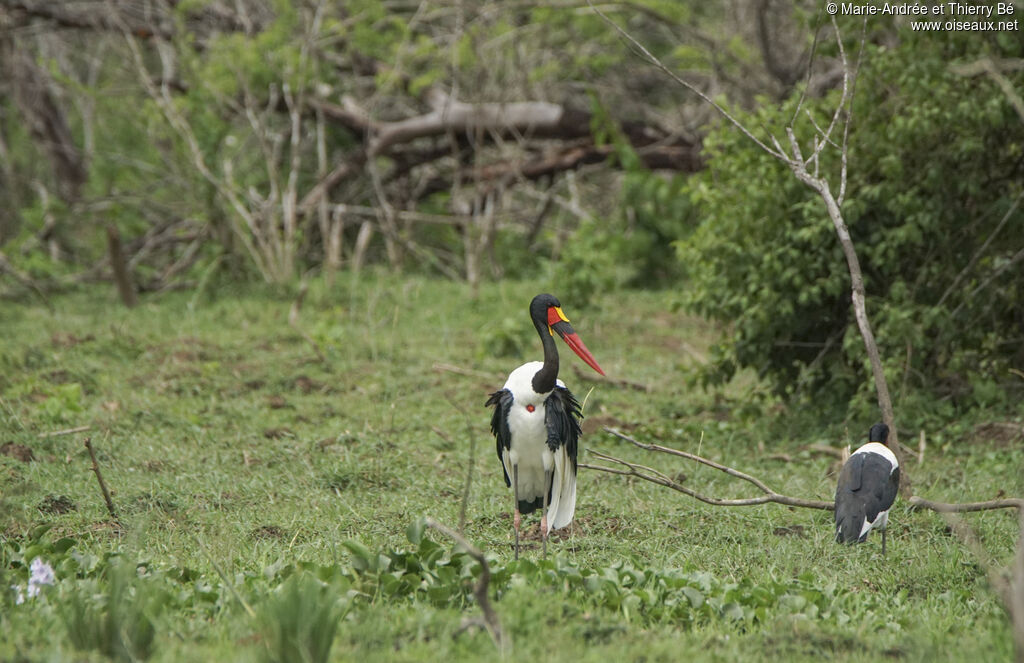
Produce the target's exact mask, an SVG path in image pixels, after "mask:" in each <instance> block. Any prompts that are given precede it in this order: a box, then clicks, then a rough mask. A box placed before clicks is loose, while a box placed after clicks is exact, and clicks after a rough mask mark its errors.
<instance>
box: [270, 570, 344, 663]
mask: <svg viewBox="0 0 1024 663" xmlns="http://www.w3.org/2000/svg"><path fill="white" fill-rule="evenodd" d="M348 609H349V603H348V601H347V599H345V597H343V596H341V595H339V594H338V592H337V589H336V588H335V587H333V586H332V585H330V584H327V583H325V582H323V581H321V580H319V579H318V578H316V577H315V576H314V575H313V574H311V573H307V572H305V571H299V572H297V573H293V574H292V575H291V576H290V577H288V579H287V580H285V581H284V582H283V583H281V585H280V586H279V587H278V588H277V589H276V590H275V591H274V592H273V593H272V594H271V595H270V596H269V597H267V599H266V600H264V601H263V603H262V604H261V605H260V611H259V616H258V620H257V623H258V624H259V631H260V634H261V635H262V638H263V644H264V645H265V647H266V650H265V652H264V654H265V656H266V660H268V661H270V662H271V663H289V662H290V661H301V662H303V663H325V662H326V661H327V660H328V659H329V657H330V653H331V645H332V644H333V642H334V636H335V634H336V633H337V631H338V622H339V621H340V620H341V619H342V617H343V616H344V615H345V613H346V612H347V611H348Z"/></svg>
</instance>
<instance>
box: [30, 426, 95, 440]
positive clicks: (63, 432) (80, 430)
mask: <svg viewBox="0 0 1024 663" xmlns="http://www.w3.org/2000/svg"><path fill="white" fill-rule="evenodd" d="M90 428H92V426H75V427H74V428H64V429H61V430H53V431H48V432H46V433H40V434H39V435H38V437H58V436H60V435H73V434H74V433H84V432H85V431H87V430H89V429H90Z"/></svg>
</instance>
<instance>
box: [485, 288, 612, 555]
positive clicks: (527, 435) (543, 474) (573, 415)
mask: <svg viewBox="0 0 1024 663" xmlns="http://www.w3.org/2000/svg"><path fill="white" fill-rule="evenodd" d="M530 319H531V320H533V326H534V327H536V328H537V333H538V334H539V335H540V340H541V343H542V344H543V346H544V361H543V362H539V361H531V362H528V363H526V364H523V365H522V366H520V367H519V368H517V369H516V370H514V371H512V373H511V374H510V375H509V376H508V380H506V381H505V386H504V387H502V388H501V390H499V391H496V392H494V393H493V394H491V396H490V398H489V399H487V405H489V406H490V405H493V406H495V407H494V415H493V416H492V417H491V432H492V433H494V438H495V440H496V441H497V450H498V460H500V461H501V465H502V468H503V469H504V471H505V485H506V486H512V495H513V498H514V499H515V508H514V511H513V513H514V515H513V518H512V525H513V528H514V529H515V556H516V559H519V526H520V523H521V522H522V517H521V515H520V514H527V513H532V512H534V511H536V510H537V509H541V510H542V511H541V519H540V528H541V536H542V539H543V542H544V554H545V556H546V555H547V550H548V548H547V544H548V533H549V532H550V531H551V529H552V528H555V529H560V528H562V527H565V526H567V525H568V524H569V523H571V522H572V517H573V513H574V512H575V510H576V451H577V445H578V444H579V437H580V432H581V431H580V423H579V422H580V419H581V418H582V416H583V413H582V412H581V410H580V404H579V402H578V401H577V400H576V398H575V396H573V395H572V392H570V391H569V390H568V389H567V388H566V386H565V383H563V382H562V381H561V380H559V379H558V347H557V346H556V345H555V341H554V335H555V334H558V335H559V336H560V337H561V338H562V340H563V341H565V343H566V344H567V345H568V346H569V347H570V348H572V351H573V352H575V353H576V354H577V355H579V357H580V359H582V360H583V361H585V362H586V363H587V365H588V366H590V367H591V368H593V369H594V370H595V371H597V372H598V373H600V374H601V375H604V371H603V370H601V367H600V366H599V365H598V363H597V360H596V359H594V356H593V355H592V354H590V351H589V350H588V349H587V346H586V345H584V344H583V340H582V339H580V337H579V336H578V335H577V334H576V332H575V331H573V328H572V326H571V325H570V324H569V319H568V318H567V317H565V313H563V312H562V305H561V304H560V303H559V301H558V299H556V298H555V297H554V296H552V295H548V294H541V295H537V296H536V297H534V298H533V301H531V302H530ZM509 477H512V478H511V480H510V479H509Z"/></svg>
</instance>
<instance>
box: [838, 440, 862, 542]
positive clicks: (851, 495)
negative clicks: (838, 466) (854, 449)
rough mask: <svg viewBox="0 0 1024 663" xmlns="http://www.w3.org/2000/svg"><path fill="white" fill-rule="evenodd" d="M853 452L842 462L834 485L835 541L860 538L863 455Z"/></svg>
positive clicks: (849, 540)
mask: <svg viewBox="0 0 1024 663" xmlns="http://www.w3.org/2000/svg"><path fill="white" fill-rule="evenodd" d="M865 455H866V454H854V455H852V456H850V458H849V460H847V461H846V462H845V463H843V469H842V470H841V471H840V472H839V483H838V484H837V485H836V512H835V519H836V541H838V542H840V543H853V542H854V541H857V540H858V539H859V538H860V530H861V529H862V528H863V527H864V503H863V500H862V499H861V496H860V495H859V494H858V493H859V492H860V486H861V476H862V475H863V472H864V456H865Z"/></svg>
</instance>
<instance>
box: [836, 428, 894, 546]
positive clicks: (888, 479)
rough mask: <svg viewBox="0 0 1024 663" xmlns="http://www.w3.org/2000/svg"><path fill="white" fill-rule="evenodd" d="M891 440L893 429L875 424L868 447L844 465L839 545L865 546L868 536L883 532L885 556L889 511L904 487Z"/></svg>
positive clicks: (838, 489) (838, 491)
mask: <svg viewBox="0 0 1024 663" xmlns="http://www.w3.org/2000/svg"><path fill="white" fill-rule="evenodd" d="M887 439H889V427H888V426H886V425H885V424H875V425H874V426H872V427H871V430H870V431H869V432H868V443H867V444H865V445H864V446H862V447H861V448H860V449H857V450H856V451H854V452H853V455H851V456H850V458H849V459H848V460H847V461H846V463H845V464H843V470H842V471H841V472H840V473H839V485H838V486H837V487H836V513H835V518H836V542H837V543H863V542H864V541H866V540H867V538H868V532H870V531H871V530H873V529H880V530H882V554H883V555H884V554H885V529H886V526H887V525H888V524H889V508H890V507H891V506H892V503H893V500H895V499H896V491H897V490H898V489H899V485H900V464H899V461H897V460H896V455H895V454H894V453H893V452H892V451H890V450H889V447H887V446H885V442H886V440H887Z"/></svg>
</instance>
